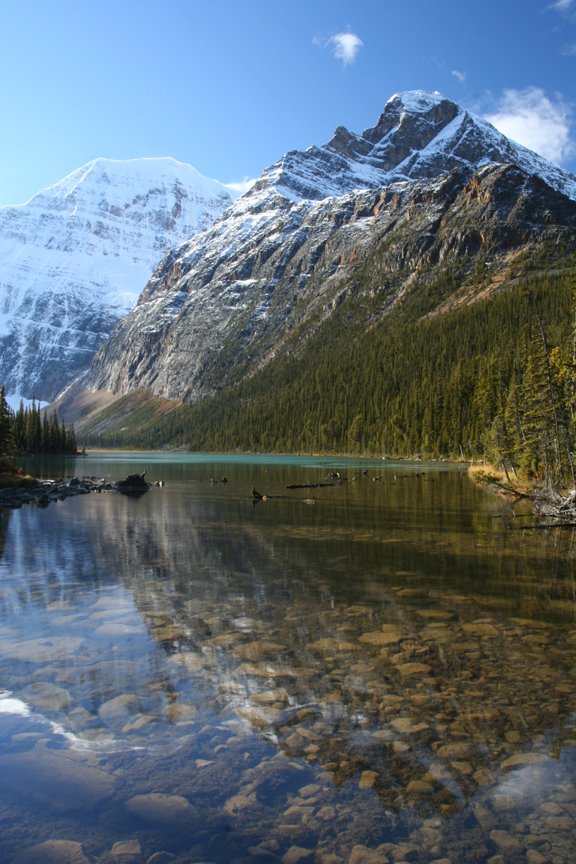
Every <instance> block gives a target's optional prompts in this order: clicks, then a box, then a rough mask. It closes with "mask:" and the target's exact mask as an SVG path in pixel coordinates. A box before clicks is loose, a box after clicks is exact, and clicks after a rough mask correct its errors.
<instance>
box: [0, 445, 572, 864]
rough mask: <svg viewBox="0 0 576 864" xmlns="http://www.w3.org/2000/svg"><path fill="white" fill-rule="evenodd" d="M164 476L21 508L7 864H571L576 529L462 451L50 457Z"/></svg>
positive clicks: (13, 592)
mask: <svg viewBox="0 0 576 864" xmlns="http://www.w3.org/2000/svg"><path fill="white" fill-rule="evenodd" d="M144 470H145V471H146V477H147V479H149V480H150V481H151V482H154V483H155V482H160V481H162V483H163V485H161V486H154V487H153V488H151V489H150V491H149V492H147V493H146V494H145V495H144V496H142V497H140V498H130V497H126V496H122V495H120V494H117V493H102V494H97V493H92V494H90V495H84V496H79V497H76V498H67V499H65V500H63V501H59V502H57V503H54V504H51V505H50V506H49V507H47V508H37V507H34V506H31V505H27V506H24V507H22V508H21V509H19V510H16V511H11V512H2V513H1V514H0V538H1V543H2V546H1V548H2V557H1V559H0V676H1V677H0V691H1V692H0V846H1V848H2V852H3V858H2V860H3V861H4V860H5V861H6V862H12V861H17V860H18V856H20V855H26V854H27V855H28V856H34V855H37V856H38V855H40V856H41V855H44V858H45V860H52V859H50V858H49V857H48V856H49V855H58V854H59V855H60V857H61V858H62V860H66V859H65V857H64V856H65V855H67V854H68V855H70V854H72V852H74V854H75V855H83V856H84V857H85V858H86V860H88V861H90V862H104V861H111V860H114V856H116V859H118V856H121V855H126V856H132V857H131V858H126V859H124V860H132V861H134V862H138V861H149V860H152V861H154V860H156V861H159V860H164V861H168V860H177V861H181V862H184V861H186V862H201V861H202V862H206V861H209V862H210V861H211V862H214V864H221V862H222V864H223V862H237V864H240V862H247V861H257V860H259V861H263V860H266V861H272V862H273V861H276V860H277V861H283V862H284V864H286V862H290V861H296V860H301V861H302V862H304V861H306V860H309V861H314V862H322V864H339V862H346V864H348V862H351V864H363V862H369V864H378V862H383V861H414V862H432V861H449V862H453V864H456V862H461V861H466V862H468V861H477V862H490V861H500V860H502V861H514V862H515V861H518V862H520V861H521V862H525V861H527V860H528V861H537V860H548V861H553V860H554V861H556V862H557V864H561V862H569V861H572V860H574V854H575V852H576V849H575V848H574V847H575V843H574V837H575V836H576V832H575V831H574V827H575V816H576V788H575V785H574V777H575V772H574V769H575V767H576V766H575V753H576V750H575V747H576V728H575V723H576V710H575V708H576V663H575V660H576V622H575V610H576V591H575V587H574V541H573V537H572V533H571V532H566V531H541V530H537V529H534V528H533V527H532V520H531V517H530V516H529V514H527V513H517V515H512V514H511V513H510V511H509V510H508V509H507V507H506V506H505V505H504V503H503V502H502V501H500V500H498V499H496V498H494V497H492V496H489V495H487V494H485V493H484V492H482V491H481V490H479V489H478V488H476V487H474V486H473V485H472V484H471V483H470V481H469V480H468V478H467V475H466V473H465V471H464V470H462V469H461V468H459V467H458V466H453V465H449V464H445V465H426V464H423V463H418V464H412V463H407V462H402V463H395V464H393V463H389V462H383V461H380V460H371V461H365V460H340V459H320V458H302V457H285V458H278V457H269V456H256V457H240V456H238V457H230V456H199V455H188V454H176V455H175V454H172V453H170V454H156V453H155V454H149V453H134V454H132V453H118V454H109V453H101V454H98V453H94V454H92V455H89V456H87V457H85V458H79V459H76V460H70V461H65V460H60V461H54V460H52V461H50V460H47V461H46V462H45V463H44V464H43V465H42V466H41V471H42V472H43V473H44V475H45V476H51V477H59V476H68V477H71V476H75V475H77V476H82V475H86V476H97V477H107V478H108V479H111V480H118V479H122V478H123V477H124V476H125V475H126V474H128V473H132V472H134V471H140V472H141V471H144ZM336 472H337V473H338V474H339V475H340V476H339V477H334V476H332V475H333V474H335V473H336ZM224 478H226V482H222V481H223V479H224ZM306 484H309V485H308V486H307V485H306ZM317 484H322V485H317ZM324 484H331V485H324ZM290 485H293V486H294V485H295V486H298V487H302V488H291V489H289V488H287V487H288V486H290ZM253 488H256V489H257V490H258V491H259V492H260V493H261V494H262V495H264V496H265V497H266V500H258V501H255V500H254V499H253V497H252V489H253ZM74 844H76V845H74ZM80 847H81V848H80ZM30 850H33V851H30ZM298 850H300V851H298ZM162 855H163V856H164V858H162V857H161V856H162ZM538 855H539V856H541V858H540V859H539V858H538V857H537V856H538ZM154 856H156V858H154ZM169 856H173V857H172V858H170V857H169ZM498 856H501V858H498ZM31 860H35V859H33V858H31ZM39 860H41V859H39ZM56 860H57V859H56Z"/></svg>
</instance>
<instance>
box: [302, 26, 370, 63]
mask: <svg viewBox="0 0 576 864" xmlns="http://www.w3.org/2000/svg"><path fill="white" fill-rule="evenodd" d="M313 41H314V44H315V45H320V46H321V47H322V48H330V49H331V51H332V53H333V55H334V57H335V58H336V59H337V60H341V61H342V63H343V65H344V66H349V65H350V63H353V62H354V61H355V59H356V57H357V55H358V52H359V51H360V48H362V46H363V45H364V43H363V42H362V39H360V37H359V36H357V35H356V33H352V32H350V31H346V32H345V33H336V34H335V35H334V36H328V37H325V36H316V37H315V38H314V40H313Z"/></svg>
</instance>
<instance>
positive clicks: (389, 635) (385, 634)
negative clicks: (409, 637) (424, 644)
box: [358, 629, 404, 645]
mask: <svg viewBox="0 0 576 864" xmlns="http://www.w3.org/2000/svg"><path fill="white" fill-rule="evenodd" d="M403 636H404V634H403V633H402V631H401V630H392V629H390V630H374V631H372V632H370V633H363V634H362V636H360V639H359V640H358V641H359V642H363V643H364V644H366V645H394V644H395V643H396V642H400V640H401V639H402V638H403Z"/></svg>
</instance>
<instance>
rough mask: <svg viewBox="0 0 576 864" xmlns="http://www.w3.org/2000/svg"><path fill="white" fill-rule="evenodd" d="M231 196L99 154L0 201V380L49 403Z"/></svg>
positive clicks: (188, 178)
mask: <svg viewBox="0 0 576 864" xmlns="http://www.w3.org/2000/svg"><path fill="white" fill-rule="evenodd" d="M236 197H237V193H235V192H233V191H232V190H230V189H229V188H228V187H226V186H225V185H224V184H223V183H220V182H219V181H217V180H212V179H210V178H208V177H204V176H203V175H202V174H200V172H199V171H197V170H196V168H194V167H192V166H191V165H187V164H185V163H182V162H178V161H177V160H175V159H172V158H142V159H131V160H126V161H123V160H115V159H104V158H98V159H94V160H93V161H91V162H88V163H87V164H86V165H83V166H82V167H81V168H78V169H76V170H75V171H72V173H71V174H69V175H67V176H66V177H64V178H63V179H62V180H60V181H59V182H58V183H55V184H54V185H52V186H50V187H48V188H46V189H43V190H41V191H40V192H38V193H37V194H36V195H34V196H33V197H32V198H31V199H30V200H29V201H28V202H26V203H25V204H21V205H18V206H14V207H0V382H1V383H3V384H4V385H5V386H6V390H7V392H8V393H12V394H18V395H21V396H25V397H32V396H34V397H36V398H40V399H45V400H51V399H53V398H54V397H55V396H56V395H57V394H58V392H59V391H60V390H61V389H62V388H63V387H65V386H66V385H67V384H68V383H69V382H70V381H71V380H73V378H75V377H76V376H77V375H78V374H79V373H80V372H82V371H84V370H85V369H86V368H87V367H88V365H89V363H90V359H91V357H92V355H93V354H94V352H95V351H96V349H97V348H98V347H99V345H100V344H101V343H102V341H103V340H104V339H105V338H106V336H107V335H108V333H109V332H110V330H111V328H112V326H113V325H114V324H115V323H116V321H117V320H118V319H119V318H120V317H122V316H123V315H125V314H126V312H128V310H129V309H131V308H132V307H133V306H134V304H135V303H136V300H137V298H138V296H139V294H140V292H141V290H142V288H143V286H144V285H145V284H146V282H147V280H148V278H149V277H150V275H151V273H152V271H153V269H154V267H155V266H156V264H157V263H158V262H159V261H160V259H161V258H162V257H163V255H164V254H165V253H166V252H167V251H168V250H169V249H171V248H172V247H174V246H177V245H179V244H180V243H182V242H183V241H185V240H188V239H189V238H190V237H191V236H192V235H194V234H196V233H197V232H198V231H202V230H204V229H206V228H207V227H209V226H210V225H211V224H212V222H213V221H214V219H215V218H216V217H217V216H219V215H220V214H221V213H222V212H223V211H224V210H225V209H226V207H228V206H229V205H230V204H231V203H232V201H233V200H234V199H235V198H236Z"/></svg>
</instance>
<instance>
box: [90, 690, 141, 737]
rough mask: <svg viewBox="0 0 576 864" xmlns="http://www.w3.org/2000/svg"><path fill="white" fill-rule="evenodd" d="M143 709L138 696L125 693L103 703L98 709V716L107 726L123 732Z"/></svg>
mask: <svg viewBox="0 0 576 864" xmlns="http://www.w3.org/2000/svg"><path fill="white" fill-rule="evenodd" d="M141 708H142V703H141V701H140V699H139V697H138V696H136V695H135V694H134V693H123V694H122V695H121V696H115V697H114V698H113V699H109V700H108V701H107V702H103V703H102V705H100V707H99V708H98V716H99V717H100V720H101V721H102V723H104V725H105V726H108V727H109V728H110V729H118V730H121V729H122V728H123V727H124V726H125V725H126V724H127V723H128V722H129V720H131V719H132V718H133V717H134V715H136V714H139V713H140V710H141Z"/></svg>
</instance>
